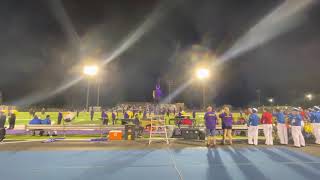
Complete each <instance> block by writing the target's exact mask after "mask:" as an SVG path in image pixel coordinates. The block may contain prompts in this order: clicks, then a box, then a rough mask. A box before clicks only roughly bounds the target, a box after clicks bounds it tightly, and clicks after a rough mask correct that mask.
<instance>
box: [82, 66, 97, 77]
mask: <svg viewBox="0 0 320 180" xmlns="http://www.w3.org/2000/svg"><path fill="white" fill-rule="evenodd" d="M83 74H85V75H87V76H95V75H97V74H98V66H95V65H90V66H89V65H88V66H84V68H83Z"/></svg>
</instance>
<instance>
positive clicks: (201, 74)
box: [197, 68, 209, 80]
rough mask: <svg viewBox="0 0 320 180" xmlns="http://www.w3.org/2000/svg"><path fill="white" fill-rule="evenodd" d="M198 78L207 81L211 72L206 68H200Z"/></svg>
mask: <svg viewBox="0 0 320 180" xmlns="http://www.w3.org/2000/svg"><path fill="white" fill-rule="evenodd" d="M197 77H198V79H200V80H202V79H206V78H208V77H209V70H208V69H205V68H200V69H198V70H197Z"/></svg>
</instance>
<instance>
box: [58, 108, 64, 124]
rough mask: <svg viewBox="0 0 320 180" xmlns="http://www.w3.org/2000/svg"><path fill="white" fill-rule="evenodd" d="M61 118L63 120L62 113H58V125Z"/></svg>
mask: <svg viewBox="0 0 320 180" xmlns="http://www.w3.org/2000/svg"><path fill="white" fill-rule="evenodd" d="M62 118H63V115H62V112H61V111H59V113H58V124H61V121H62Z"/></svg>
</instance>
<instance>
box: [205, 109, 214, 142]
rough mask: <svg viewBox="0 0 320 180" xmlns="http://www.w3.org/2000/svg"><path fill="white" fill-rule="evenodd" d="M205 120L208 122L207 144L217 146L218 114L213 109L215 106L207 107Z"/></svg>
mask: <svg viewBox="0 0 320 180" xmlns="http://www.w3.org/2000/svg"><path fill="white" fill-rule="evenodd" d="M204 120H205V124H206V130H207V137H208V141H207V145H208V146H215V145H216V139H215V135H216V125H217V115H216V113H215V112H214V111H213V108H212V107H211V106H209V107H208V108H207V112H206V114H205V115H204Z"/></svg>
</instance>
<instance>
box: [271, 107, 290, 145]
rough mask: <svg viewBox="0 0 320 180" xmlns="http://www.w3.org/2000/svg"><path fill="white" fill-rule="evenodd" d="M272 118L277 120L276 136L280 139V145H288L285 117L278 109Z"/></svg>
mask: <svg viewBox="0 0 320 180" xmlns="http://www.w3.org/2000/svg"><path fill="white" fill-rule="evenodd" d="M273 116H274V117H275V118H276V120H277V134H278V137H279V139H280V144H283V145H287V144H288V128H287V125H286V120H285V115H284V113H283V111H281V110H280V109H279V108H277V109H276V111H275V112H274V113H273Z"/></svg>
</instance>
